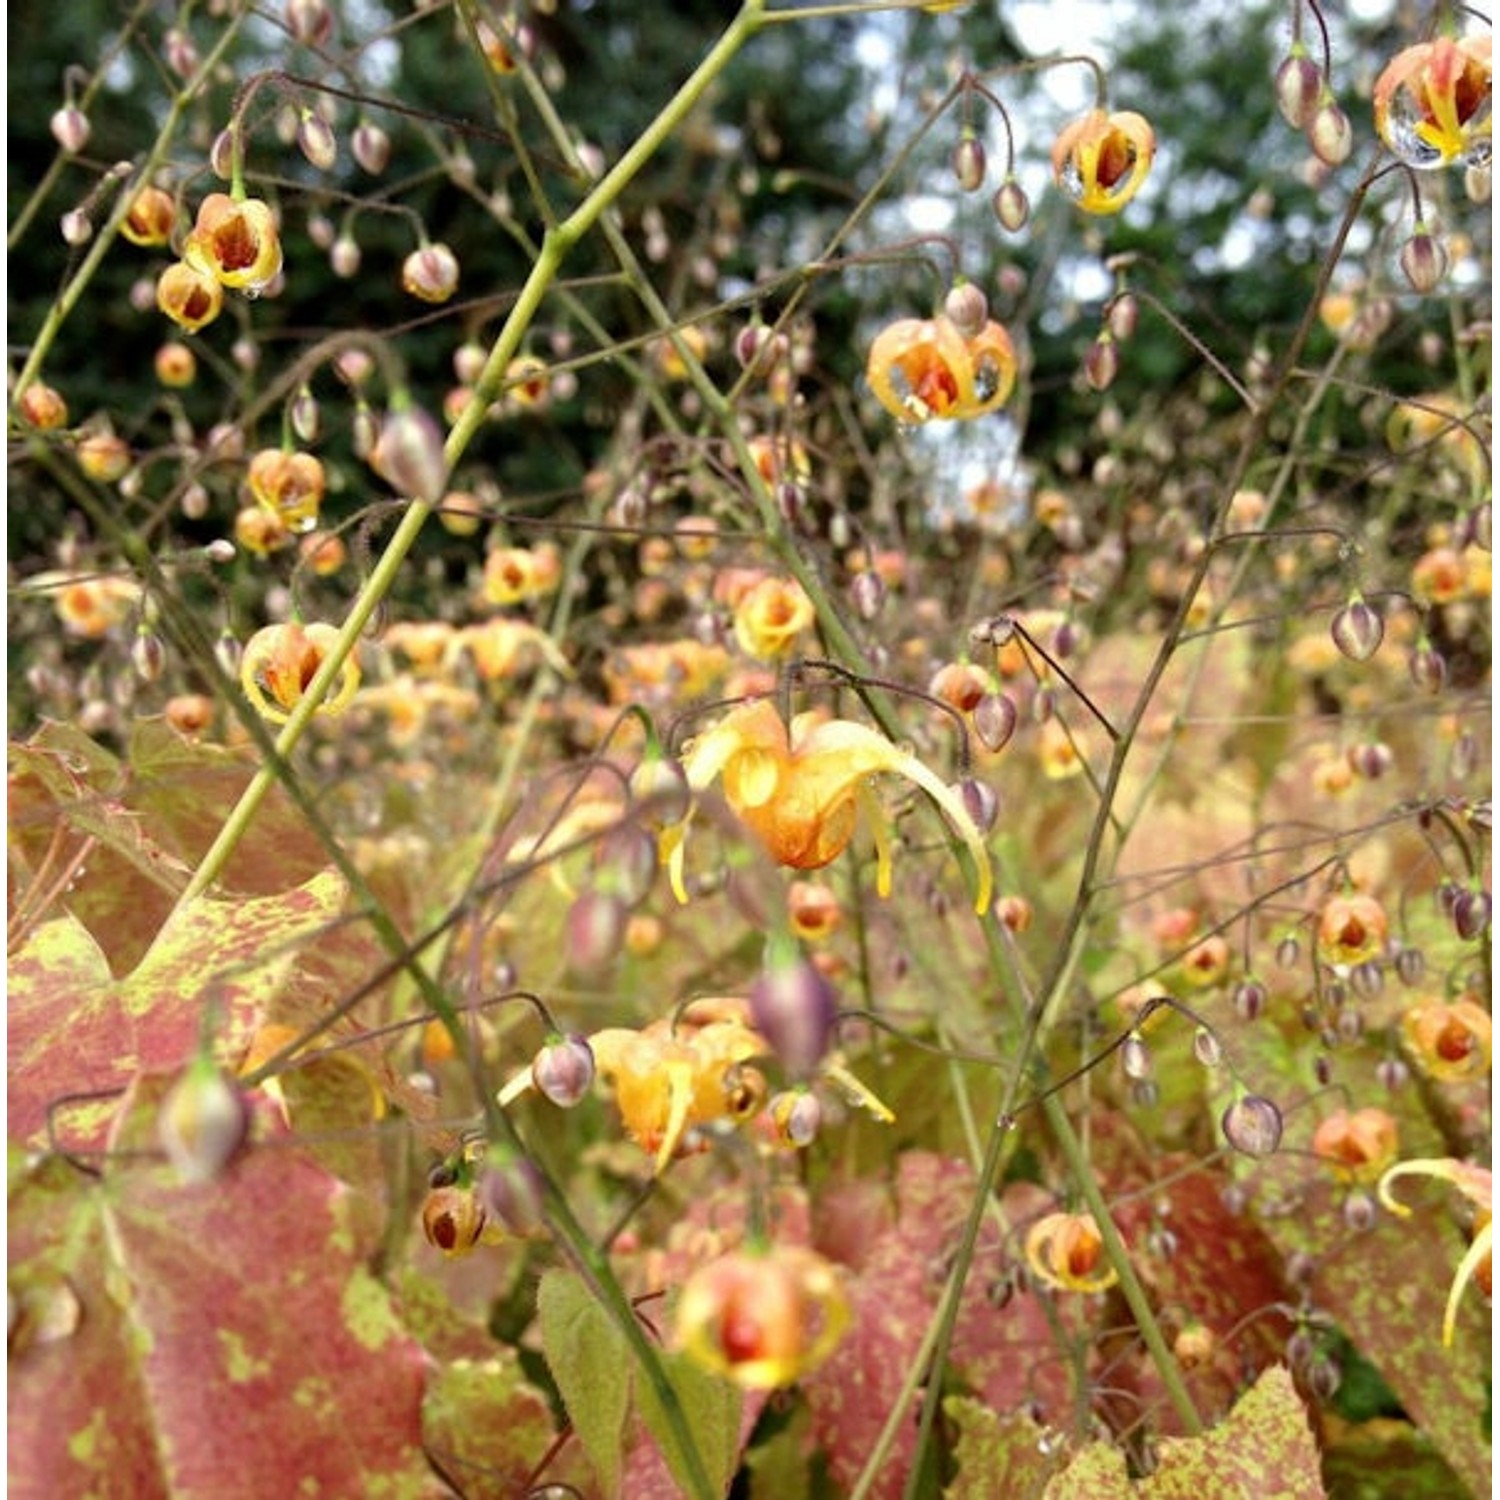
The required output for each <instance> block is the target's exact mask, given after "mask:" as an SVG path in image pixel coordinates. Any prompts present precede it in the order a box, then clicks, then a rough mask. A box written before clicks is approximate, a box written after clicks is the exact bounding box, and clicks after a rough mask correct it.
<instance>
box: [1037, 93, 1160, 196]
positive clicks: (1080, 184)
mask: <svg viewBox="0 0 1500 1500" xmlns="http://www.w3.org/2000/svg"><path fill="white" fill-rule="evenodd" d="M1155 154H1156V133H1155V131H1153V130H1152V129H1151V125H1150V123H1149V121H1147V120H1146V119H1145V117H1144V116H1142V115H1138V114H1135V113H1133V112H1132V111H1130V110H1122V111H1119V112H1118V113H1116V114H1107V113H1106V112H1105V111H1104V110H1102V109H1093V110H1090V111H1089V113H1088V114H1086V115H1083V116H1082V117H1081V118H1079V119H1077V120H1074V121H1073V122H1072V124H1070V125H1066V126H1064V127H1063V130H1062V133H1061V134H1060V135H1059V136H1058V138H1057V140H1056V141H1055V142H1054V143H1053V146H1052V175H1053V177H1054V178H1056V180H1057V185H1058V186H1059V187H1060V188H1061V189H1062V190H1063V191H1064V192H1065V193H1066V194H1067V195H1068V197H1070V198H1071V199H1072V200H1073V201H1074V202H1075V203H1076V204H1077V205H1078V206H1079V207H1080V208H1081V209H1083V211H1084V212H1085V213H1090V214H1117V213H1119V212H1120V210H1121V209H1122V208H1124V207H1125V205H1126V204H1127V203H1129V202H1130V200H1131V199H1132V198H1134V197H1135V195H1136V193H1138V192H1139V191H1140V187H1141V184H1142V183H1143V182H1145V180H1146V174H1147V173H1148V172H1150V170H1151V159H1152V157H1153V156H1154V155H1155Z"/></svg>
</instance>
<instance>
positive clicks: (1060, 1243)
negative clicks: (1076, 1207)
mask: <svg viewBox="0 0 1500 1500" xmlns="http://www.w3.org/2000/svg"><path fill="white" fill-rule="evenodd" d="M1103 1250H1104V1240H1103V1238H1102V1237H1101V1236H1100V1234H1099V1226H1098V1225H1097V1224H1096V1223H1095V1222H1094V1216H1093V1215H1092V1214H1065V1213H1055V1214H1048V1215H1047V1216H1046V1218H1044V1219H1039V1220H1037V1222H1036V1223H1035V1224H1033V1225H1032V1226H1031V1228H1030V1230H1029V1231H1028V1232H1027V1235H1026V1264H1027V1267H1028V1268H1029V1269H1030V1271H1031V1273H1032V1275H1033V1276H1035V1277H1036V1278H1037V1280H1038V1281H1041V1282H1043V1283H1044V1284H1045V1285H1047V1286H1050V1287H1054V1288H1055V1289H1056V1290H1058V1291H1060V1292H1102V1291H1104V1290H1105V1289H1106V1288H1108V1287H1112V1286H1113V1285H1114V1284H1115V1282H1116V1281H1117V1280H1118V1279H1119V1278H1118V1277H1117V1276H1116V1275H1115V1269H1114V1267H1113V1266H1111V1265H1109V1264H1108V1263H1107V1262H1106V1263H1105V1264H1104V1265H1103V1267H1102V1269H1101V1266H1100V1262H1101V1259H1102V1257H1103Z"/></svg>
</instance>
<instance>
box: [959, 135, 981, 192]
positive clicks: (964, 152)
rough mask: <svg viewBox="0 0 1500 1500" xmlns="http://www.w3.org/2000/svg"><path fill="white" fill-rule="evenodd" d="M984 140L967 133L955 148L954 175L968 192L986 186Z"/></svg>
mask: <svg viewBox="0 0 1500 1500" xmlns="http://www.w3.org/2000/svg"><path fill="white" fill-rule="evenodd" d="M984 169H985V150H984V142H983V141H981V140H980V139H979V138H978V137H977V136H975V135H970V134H967V133H966V134H965V135H964V136H963V138H962V139H961V140H960V141H959V143H958V144H957V145H956V146H955V147H954V148H953V176H954V178H955V179H956V180H957V182H958V185H959V187H961V188H962V189H963V190H964V192H966V193H975V192H978V191H979V189H980V188H982V187H983V186H984Z"/></svg>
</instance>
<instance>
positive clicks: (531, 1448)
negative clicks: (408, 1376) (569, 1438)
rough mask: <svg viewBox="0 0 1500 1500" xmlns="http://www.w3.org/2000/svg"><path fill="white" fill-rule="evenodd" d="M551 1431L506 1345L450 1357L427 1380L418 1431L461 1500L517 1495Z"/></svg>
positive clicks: (540, 1399)
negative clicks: (484, 1354)
mask: <svg viewBox="0 0 1500 1500" xmlns="http://www.w3.org/2000/svg"><path fill="white" fill-rule="evenodd" d="M555 1437H556V1433H555V1431H554V1429H553V1426H552V1414H551V1412H550V1411H548V1409H547V1402H546V1398H545V1397H544V1396H543V1395H542V1394H541V1392H540V1391H538V1390H537V1389H536V1388H535V1387H533V1386H531V1385H529V1384H528V1383H527V1381H526V1379H525V1377H524V1376H523V1375H522V1374H521V1369H520V1365H519V1362H518V1361H517V1359H516V1356H515V1354H514V1353H513V1352H512V1351H510V1350H504V1351H500V1350H497V1351H496V1352H495V1353H494V1354H493V1355H492V1356H491V1357H490V1358H489V1359H486V1360H482V1361H473V1360H467V1359H464V1360H456V1361H455V1362H454V1363H453V1364H451V1365H447V1366H446V1367H444V1368H443V1369H441V1370H439V1371H438V1372H437V1373H436V1374H435V1375H434V1376H433V1377H432V1379H431V1380H430V1381H429V1382H428V1387H427V1396H426V1399H425V1400H424V1401H423V1403H422V1438H423V1441H424V1443H425V1444H426V1447H427V1451H428V1453H429V1454H430V1455H431V1457H432V1459H433V1462H434V1463H435V1464H436V1465H437V1466H438V1467H439V1469H440V1470H441V1471H442V1472H443V1473H444V1474H446V1475H447V1476H448V1477H449V1479H450V1480H451V1481H452V1482H453V1483H454V1484H455V1485H456V1486H457V1487H458V1488H459V1490H460V1491H461V1493H462V1494H463V1495H464V1496H465V1497H466V1500H514V1497H515V1496H517V1495H524V1494H525V1493H526V1492H527V1491H528V1489H529V1488H530V1483H531V1478H532V1475H533V1474H534V1473H535V1472H536V1469H537V1467H538V1465H539V1464H540V1463H541V1462H542V1460H543V1459H544V1458H545V1457H546V1455H547V1452H548V1450H549V1449H550V1448H551V1446H552V1443H553V1440H554V1438H555Z"/></svg>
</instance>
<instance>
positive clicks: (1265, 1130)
mask: <svg viewBox="0 0 1500 1500" xmlns="http://www.w3.org/2000/svg"><path fill="white" fill-rule="evenodd" d="M1220 1123H1221V1126H1222V1128H1223V1131H1224V1139H1225V1140H1226V1141H1228V1142H1229V1144H1230V1145H1231V1146H1233V1147H1234V1149H1235V1150H1236V1151H1238V1152H1240V1153H1241V1154H1242V1155H1244V1156H1270V1155H1271V1154H1272V1153H1273V1152H1274V1151H1275V1150H1276V1148H1277V1147H1278V1146H1279V1145H1280V1144H1281V1111H1280V1110H1279V1109H1277V1108H1276V1106H1275V1105H1274V1104H1272V1103H1271V1101H1270V1100H1269V1099H1267V1098H1265V1097H1263V1096H1262V1095H1260V1094H1246V1095H1245V1097H1244V1098H1243V1099H1236V1100H1235V1102H1234V1103H1233V1104H1231V1105H1230V1106H1229V1108H1228V1109H1226V1110H1225V1111H1224V1118H1223V1120H1222V1121H1221V1122H1220Z"/></svg>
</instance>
